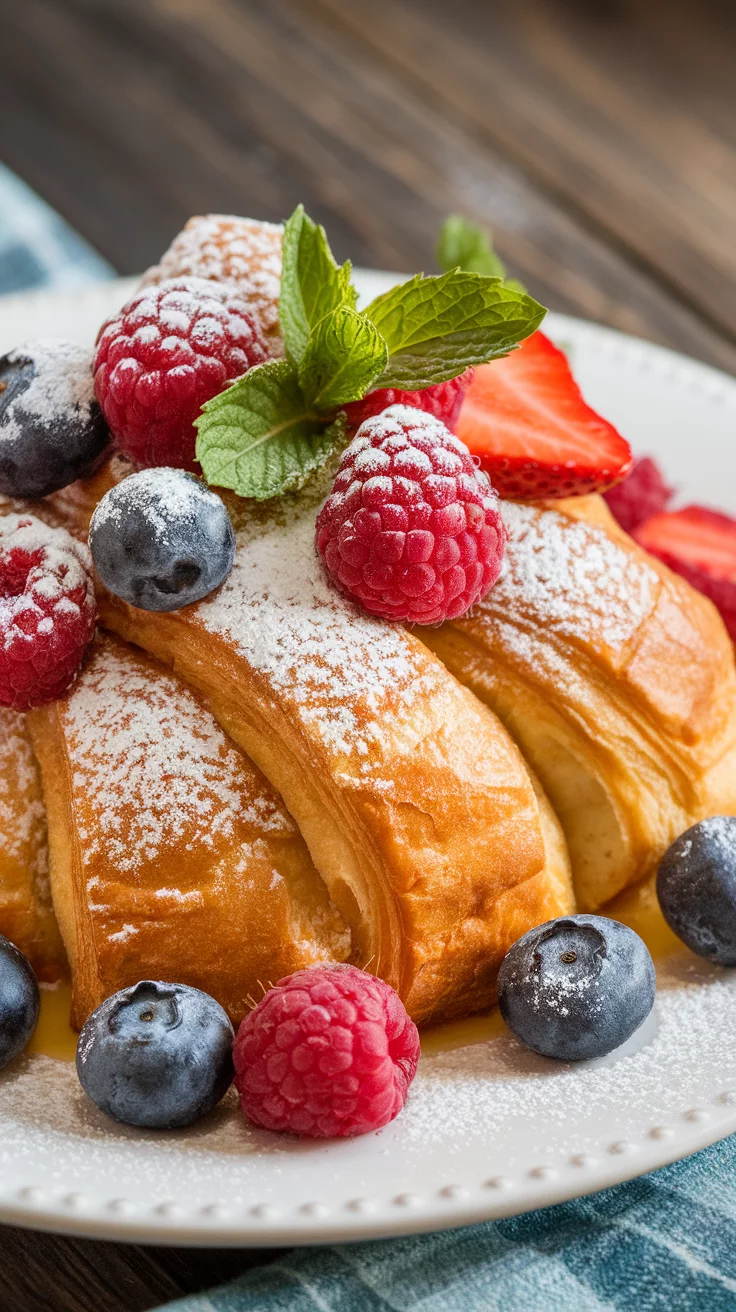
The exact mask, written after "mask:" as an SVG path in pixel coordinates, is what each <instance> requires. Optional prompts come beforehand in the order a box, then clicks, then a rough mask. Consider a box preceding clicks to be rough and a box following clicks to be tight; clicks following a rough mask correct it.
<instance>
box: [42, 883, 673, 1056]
mask: <svg viewBox="0 0 736 1312" xmlns="http://www.w3.org/2000/svg"><path fill="white" fill-rule="evenodd" d="M602 914H605V915H607V916H610V917H611V918H612V919H614V920H621V921H623V923H624V924H625V925H630V926H631V928H632V929H634V930H636V932H637V934H639V935H640V936H641V938H643V939H644V942H645V943H646V945H647V947H648V948H649V951H650V952H651V954H652V957H653V958H654V963H655V965H657V963H658V962H660V963H661V962H663V961H665V960H668V959H669V958H671V957H672V956H673V955H674V954H675V953H677V954H682V953H687V948H685V947H684V946H683V944H682V943H681V942H680V940H679V939H678V938H677V937H676V936H675V935H674V934H673V933H672V930H671V929H670V928H669V926H668V925H667V923H666V922H665V919H664V917H663V915H662V912H661V911H660V909H659V904H658V902H657V895H656V893H655V890H654V882H653V881H652V880H649V881H648V882H647V883H645V884H640V885H639V886H638V887H636V888H633V889H628V890H627V891H626V892H625V893H621V894H620V895H619V896H618V897H617V898H615V899H614V900H613V902H610V903H609V904H608V906H607V907H606V908H605V910H604V912H603V913H602ZM70 1005H71V985H70V984H69V983H68V982H66V981H64V982H62V983H60V984H57V985H55V986H54V987H49V986H43V987H42V988H41V1012H40V1015H39V1019H38V1025H37V1026H36V1031H35V1033H34V1035H33V1038H32V1039H31V1041H30V1043H29V1045H28V1049H27V1051H28V1052H39V1053H43V1055H44V1056H46V1057H55V1058H56V1059H57V1061H74V1056H75V1053H76V1050H77V1035H76V1033H75V1031H74V1030H73V1029H72V1027H71V1025H70V1024H69V1009H70ZM505 1028H506V1027H505V1025H504V1023H503V1021H502V1019H501V1014H500V1012H499V1010H498V1007H493V1008H492V1010H491V1011H489V1012H487V1013H486V1014H485V1015H483V1016H470V1017H468V1019H467V1020H457V1021H450V1022H449V1023H448V1024H445V1025H434V1026H432V1027H431V1028H429V1029H426V1030H424V1032H423V1034H422V1052H423V1053H425V1054H427V1055H429V1054H430V1053H435V1052H449V1051H451V1050H452V1049H453V1048H466V1047H469V1046H470V1045H471V1044H473V1043H487V1042H488V1041H489V1040H490V1039H495V1038H498V1036H499V1034H502V1033H503V1031H504V1029H505Z"/></svg>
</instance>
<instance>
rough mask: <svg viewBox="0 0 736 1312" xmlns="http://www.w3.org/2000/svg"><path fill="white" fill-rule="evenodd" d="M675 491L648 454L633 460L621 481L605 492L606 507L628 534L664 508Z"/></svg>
mask: <svg viewBox="0 0 736 1312" xmlns="http://www.w3.org/2000/svg"><path fill="white" fill-rule="evenodd" d="M674 494H675V490H674V488H672V487H668V486H667V484H666V483H665V481H664V478H663V477H662V471H661V470H660V468H659V465H657V464H656V463H655V461H654V460H652V459H651V458H650V457H649V456H641V457H640V458H639V459H637V460H635V461H634V463H633V465H632V467H631V472H630V473H628V474H627V475H626V478H625V479H624V481H623V483H618V484H617V486H616V487H611V488H609V489H608V491H607V492H604V494H603V495H604V497H605V500H606V501H607V503H608V509H609V510H610V512H611V514H612V515H613V517H614V519H616V520H617V521H618V523H619V524H620V525H621V527H622V528H623V529H625V530H626V532H627V533H633V531H634V529H635V528H638V527H639V525H640V524H643V523H644V521H645V520H646V519H649V518H650V517H651V516H652V515H658V514H659V513H660V511H662V510H666V508H667V506H668V505H669V503H670V501H671V500H672V498H673V496H674Z"/></svg>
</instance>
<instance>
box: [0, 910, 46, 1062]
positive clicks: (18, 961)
mask: <svg viewBox="0 0 736 1312" xmlns="http://www.w3.org/2000/svg"><path fill="white" fill-rule="evenodd" d="M39 1001H40V999H39V994H38V984H37V982H36V976H35V975H34V973H33V969H32V967H31V963H30V961H29V960H28V958H27V957H24V955H23V953H22V952H19V950H18V948H17V947H16V946H15V944H14V943H11V942H10V941H9V940H8V939H7V938H3V936H2V934H0V1067H2V1066H7V1064H8V1062H9V1061H12V1060H13V1058H14V1057H17V1056H18V1053H19V1052H22V1051H23V1049H24V1048H25V1046H26V1044H27V1042H28V1040H29V1039H30V1037H31V1035H32V1033H33V1031H34V1030H35V1028H36V1021H37V1020H38V1007H39Z"/></svg>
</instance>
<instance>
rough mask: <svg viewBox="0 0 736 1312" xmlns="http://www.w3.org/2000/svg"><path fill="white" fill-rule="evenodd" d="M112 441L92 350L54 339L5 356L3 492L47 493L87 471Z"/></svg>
mask: <svg viewBox="0 0 736 1312" xmlns="http://www.w3.org/2000/svg"><path fill="white" fill-rule="evenodd" d="M108 441H109V433H108V431H107V424H106V423H105V420H104V419H103V417H102V411H101V410H100V407H99V405H98V404H97V401H96V400H95V393H94V385H93V380H92V357H91V355H90V353H89V351H85V350H84V349H83V347H81V346H76V345H75V344H74V343H73V342H64V341H61V340H57V339H55V338H49V339H48V340H41V341H37V342H27V343H26V344H25V345H24V346H20V347H19V348H18V349H17V350H16V351H11V352H10V354H9V355H4V356H2V357H1V358H0V494H2V495H3V496H8V497H43V496H46V495H47V493H49V492H57V491H58V490H59V488H62V487H67V486H68V484H69V483H73V482H75V480H76V479H78V478H86V477H87V475H88V474H92V473H93V472H94V470H95V469H96V468H97V466H98V465H99V463H100V462H101V460H102V456H103V454H104V451H105V448H106V446H107V444H108Z"/></svg>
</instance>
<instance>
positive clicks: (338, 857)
mask: <svg viewBox="0 0 736 1312" xmlns="http://www.w3.org/2000/svg"><path fill="white" fill-rule="evenodd" d="M323 493H324V488H323V486H322V482H321V481H320V480H316V481H315V482H313V484H312V485H311V486H310V488H309V489H308V490H307V491H305V492H304V493H302V494H301V495H299V496H296V497H291V498H284V499H283V500H282V501H281V502H280V503H278V504H277V505H276V506H275V507H273V506H272V507H270V508H267V507H260V508H259V507H255V506H253V505H252V504H246V503H242V502H241V503H238V502H237V501H236V500H235V499H234V498H233V499H232V500H231V501H230V503H229V506H230V510H231V514H232V517H233V521H234V523H235V527H236V530H237V533H238V552H237V555H236V563H235V568H234V571H233V573H232V575H231V576H230V578H229V579H228V580H227V581H226V583H225V584H224V585H223V587H222V588H220V589H219V591H218V592H217V593H216V594H214V595H213V596H212V597H209V598H207V599H206V600H205V601H203V602H200V603H199V604H198V605H196V606H190V607H187V608H185V609H183V610H181V611H177V612H172V613H170V614H156V613H152V612H143V611H140V610H137V609H134V608H132V607H129V606H127V605H126V604H125V603H123V602H121V601H119V599H117V598H115V597H113V596H112V595H110V594H108V593H106V592H105V590H104V589H100V590H99V604H100V617H101V621H102V623H103V624H104V625H105V626H106V627H107V628H108V629H110V630H112V631H114V632H116V633H118V634H119V635H120V636H121V637H123V638H125V639H127V640H128V641H130V642H133V643H136V644H138V645H139V646H142V647H144V648H145V649H146V650H148V651H149V652H150V653H151V654H153V655H154V656H156V657H157V658H158V659H160V660H162V661H163V662H164V663H166V664H168V665H170V666H172V667H173V668H174V669H175V670H176V672H177V673H178V674H179V675H180V676H181V677H182V678H183V679H184V680H185V681H186V682H187V683H189V684H191V685H192V686H193V687H195V688H196V689H197V690H198V691H199V692H200V693H201V694H202V695H203V696H204V698H205V700H206V702H207V704H208V706H209V707H210V709H211V710H212V711H213V713H214V714H215V716H216V718H217V719H218V720H219V722H220V724H221V725H222V726H223V727H224V728H225V730H226V731H227V732H228V733H229V734H230V736H231V738H232V739H233V740H234V741H235V742H237V743H238V744H239V745H240V746H241V747H242V748H243V750H244V751H246V752H247V753H248V755H249V756H250V757H251V758H252V759H253V760H254V761H255V762H256V764H257V765H258V767H259V768H260V769H261V770H262V771H263V773H264V774H265V775H266V777H267V778H268V779H269V780H270V781H271V782H272V784H273V785H274V787H275V788H276V789H277V790H278V792H279V793H280V794H281V795H282V796H283V798H284V801H285V803H286V806H287V807H288V809H289V811H290V813H291V814H292V815H293V816H294V818H295V820H296V822H297V825H298V826H299V829H300V830H301V832H302V834H303V836H304V838H305V840H306V842H307V846H308V847H309V849H310V852H311V854H312V858H313V860H314V862H315V865H316V866H317V869H318V870H319V871H320V874H321V875H322V877H323V878H324V880H325V882H326V884H327V887H328V889H329V892H330V895H331V897H332V899H333V901H334V903H335V905H336V906H337V907H338V909H339V911H340V912H341V914H342V915H343V917H344V918H345V920H346V922H347V923H348V924H349V926H350V928H351V932H352V935H353V949H354V954H355V956H354V959H355V960H356V961H358V963H359V964H360V965H363V966H368V968H369V969H370V970H372V971H374V972H375V973H376V974H379V975H381V977H382V978H385V979H386V980H387V981H388V982H389V983H391V984H392V985H393V986H394V987H396V988H397V989H398V991H399V993H400V994H401V996H402V998H403V999H404V1001H405V1003H406V1005H407V1007H408V1010H409V1012H410V1014H411V1015H412V1016H413V1017H414V1018H415V1019H416V1020H419V1021H428V1020H430V1019H431V1020H438V1019H442V1018H444V1017H447V1016H452V1015H461V1014H468V1013H469V1012H472V1011H474V1010H478V1009H480V1008H482V1007H485V1006H487V1005H489V1003H490V1002H491V1001H493V998H494V996H495V994H494V988H495V976H496V972H497V969H498V966H499V964H500V961H501V959H502V957H503V955H504V953H505V951H506V949H507V948H508V946H509V945H510V943H511V942H513V940H514V938H516V937H518V935H519V933H521V932H522V931H523V929H524V928H526V927H528V926H530V925H532V924H534V923H538V922H539V921H540V920H544V919H547V918H549V917H551V916H554V915H558V914H561V913H564V912H567V911H569V910H570V909H571V907H572V894H571V888H570V884H569V873H568V869H567V863H566V858H565V857H564V855H562V853H561V850H560V838H559V831H558V830H557V829H556V827H555V826H552V827H550V824H549V818H548V821H547V824H546V826H543V824H542V818H541V816H540V808H539V803H538V801H537V797H536V794H535V791H534V787H533V785H532V783H531V781H530V777H529V774H528V771H527V769H526V767H525V765H524V762H523V761H522V759H521V756H520V755H519V753H518V751H517V749H516V747H515V746H514V744H513V743H512V742H511V740H510V738H509V737H508V735H507V733H506V732H505V730H504V729H503V728H502V726H501V725H500V723H499V722H498V720H497V719H496V718H495V717H494V716H493V715H491V714H490V712H489V711H488V710H487V708H485V707H483V706H482V705H481V704H480V703H479V702H478V700H477V699H476V698H475V697H474V696H472V695H471V694H470V693H468V691H467V690H466V689H464V688H462V687H461V686H460V685H459V684H458V683H457V682H456V680H455V679H454V678H452V676H451V675H449V674H448V672H447V671H446V670H445V668H444V667H443V665H442V664H441V662H439V661H438V660H436V659H435V658H434V657H433V656H432V655H431V654H430V653H429V652H428V651H427V649H426V647H425V646H424V645H423V644H422V643H421V642H420V641H419V640H418V639H417V638H416V637H414V636H413V635H412V634H410V633H407V632H406V631H405V630H403V629H401V628H399V627H396V626H392V625H388V624H385V623H383V622H381V621H377V620H374V619H372V618H371V617H369V616H366V615H365V614H363V613H362V612H360V611H359V609H358V608H357V607H355V606H354V605H352V604H351V603H350V602H348V601H346V600H345V599H344V598H342V597H341V596H340V595H339V594H338V593H337V592H335V591H334V589H333V588H331V587H330V586H329V584H328V583H327V582H326V581H325V579H324V576H323V573H322V569H321V565H320V563H319V561H318V558H317V556H316V553H315V550H314V541H313V539H314V514H315V510H316V506H317V505H318V504H319V501H320V500H321V499H322V496H323ZM51 500H52V502H53V504H54V505H55V508H56V511H57V512H58V513H59V514H60V515H61V516H62V518H64V519H65V521H66V523H67V525H70V524H71V523H73V522H74V520H75V518H76V522H77V526H78V528H79V525H80V524H81V522H82V520H84V519H85V517H86V515H87V514H88V510H89V506H88V505H86V506H85V505H84V503H83V498H82V499H77V501H76V503H75V504H74V505H73V506H72V507H71V510H70V505H69V500H68V499H67V500H66V502H65V503H64V504H62V503H60V502H58V501H56V502H54V499H51ZM49 513H54V512H53V510H51V509H50V510H49ZM70 515H71V519H70ZM550 844H551V847H550ZM553 849H554V850H553ZM563 850H564V849H563Z"/></svg>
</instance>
